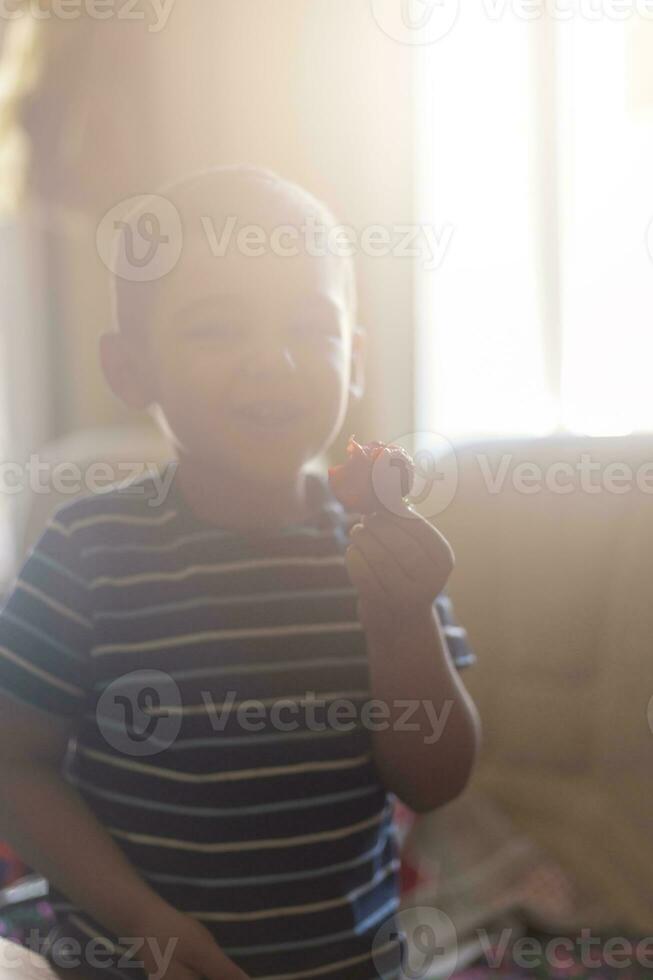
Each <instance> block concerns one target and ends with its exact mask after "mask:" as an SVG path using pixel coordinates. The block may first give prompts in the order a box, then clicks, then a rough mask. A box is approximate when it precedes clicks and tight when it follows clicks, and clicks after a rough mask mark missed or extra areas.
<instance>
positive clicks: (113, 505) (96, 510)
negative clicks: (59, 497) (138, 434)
mask: <svg viewBox="0 0 653 980" xmlns="http://www.w3.org/2000/svg"><path fill="white" fill-rule="evenodd" d="M173 475H174V460H169V461H167V462H165V463H162V464H160V465H159V466H157V467H152V466H151V465H150V466H149V467H148V468H147V469H146V471H145V473H142V472H141V473H140V474H139V475H134V476H131V477H128V478H127V479H126V480H122V481H120V482H116V483H112V484H109V485H108V486H106V487H103V488H102V489H96V490H93V491H89V492H87V493H84V494H83V495H82V496H78V497H75V498H74V499H73V500H70V501H66V502H65V503H62V504H59V505H58V506H57V507H55V508H54V510H53V512H52V515H51V517H50V521H49V523H50V525H54V526H55V527H56V528H58V529H59V530H60V531H63V532H64V533H65V534H67V535H68V536H72V537H77V535H78V534H79V533H81V532H83V531H85V530H86V529H93V528H95V529H100V528H105V529H107V528H110V527H111V526H112V525H113V526H114V527H116V526H118V525H120V524H124V525H127V526H129V525H131V526H132V527H137V526H139V525H142V526H148V525H154V526H156V525H157V524H159V525H162V524H165V523H166V522H167V521H169V520H171V519H172V517H173V516H174V508H173V506H172V501H171V500H170V487H171V480H172V477H173Z"/></svg>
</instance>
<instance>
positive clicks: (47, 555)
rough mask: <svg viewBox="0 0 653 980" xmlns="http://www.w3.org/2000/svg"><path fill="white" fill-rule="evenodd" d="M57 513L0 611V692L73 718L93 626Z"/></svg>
mask: <svg viewBox="0 0 653 980" xmlns="http://www.w3.org/2000/svg"><path fill="white" fill-rule="evenodd" d="M68 506H69V505H65V508H64V509H67V507H68ZM61 509H62V508H59V509H58V510H57V511H56V512H55V514H54V515H53V516H52V517H51V518H50V520H49V521H48V523H47V525H46V527H45V530H44V531H43V532H42V534H41V536H40V538H39V539H38V540H37V542H36V543H35V545H34V546H33V547H32V549H31V550H30V552H29V554H28V556H27V558H26V559H25V561H24V563H23V565H22V567H21V568H20V571H19V572H18V575H17V577H16V579H15V581H14V582H13V584H12V586H11V589H10V591H9V593H8V595H7V596H6V598H5V600H4V602H3V604H2V606H1V607H0V688H1V689H2V690H3V691H4V692H5V693H7V694H10V695H11V696H12V697H14V698H16V699H17V700H19V701H22V702H24V703H27V704H29V705H30V706H32V707H36V708H40V709H42V710H44V711H47V712H48V713H50V714H53V715H57V716H59V717H65V718H74V717H77V716H78V715H79V714H80V713H81V711H82V709H83V708H84V704H85V699H86V694H87V690H88V683H87V677H88V663H89V654H90V649H91V637H92V634H93V628H92V617H91V613H90V608H89V591H88V586H87V583H86V582H85V580H84V577H83V574H82V570H81V567H80V561H79V555H78V554H77V550H76V546H75V543H74V539H73V533H72V532H71V530H70V527H69V526H67V524H66V523H65V522H64V521H63V520H62V519H61V517H60V511H61Z"/></svg>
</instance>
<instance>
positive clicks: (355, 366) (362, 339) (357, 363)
mask: <svg viewBox="0 0 653 980" xmlns="http://www.w3.org/2000/svg"><path fill="white" fill-rule="evenodd" d="M366 352H367V331H366V329H365V327H362V326H361V325H360V324H358V323H357V324H354V326H353V327H352V334H351V380H350V382H349V394H350V396H351V397H352V398H354V399H355V400H356V401H360V400H361V398H362V397H363V393H364V391H365V354H366Z"/></svg>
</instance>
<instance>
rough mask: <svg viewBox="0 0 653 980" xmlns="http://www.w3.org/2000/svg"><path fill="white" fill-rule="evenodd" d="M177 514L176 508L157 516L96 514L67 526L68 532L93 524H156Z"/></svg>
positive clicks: (171, 518) (166, 520)
mask: <svg viewBox="0 0 653 980" xmlns="http://www.w3.org/2000/svg"><path fill="white" fill-rule="evenodd" d="M176 516H177V511H176V510H167V511H165V512H164V513H163V514H159V515H158V516H157V517H136V516H135V515H132V514H96V515H95V516H94V517H82V518H81V519H80V520H78V521H73V523H72V524H71V525H70V527H69V528H68V530H69V532H72V531H76V530H77V529H78V528H80V527H93V525H95V524H129V525H134V524H137V525H143V526H147V525H149V526H156V525H158V524H167V523H168V522H169V521H171V520H173V518H175V517H176Z"/></svg>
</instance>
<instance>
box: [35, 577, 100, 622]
mask: <svg viewBox="0 0 653 980" xmlns="http://www.w3.org/2000/svg"><path fill="white" fill-rule="evenodd" d="M16 588H17V589H22V590H23V591H24V592H28V593H29V595H31V596H33V597H34V598H35V599H39V600H40V601H41V602H44V603H45V604H46V605H47V606H50V607H51V608H52V609H54V610H55V611H56V612H58V613H61V615H62V616H67V617H68V618H69V619H72V620H74V621H75V622H76V623H80V624H81V625H82V626H86V627H87V629H93V624H92V623H91V621H90V619H86V617H85V616H80V615H79V614H78V613H76V612H73V610H72V609H68V608H67V607H66V606H64V605H62V604H61V603H60V602H57V600H56V599H53V598H51V596H49V595H46V594H45V592H42V591H41V590H40V589H37V588H36V586H35V585H32V584H31V583H30V582H26V581H25V580H24V579H20V578H19V579H18V581H17V582H16Z"/></svg>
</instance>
